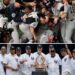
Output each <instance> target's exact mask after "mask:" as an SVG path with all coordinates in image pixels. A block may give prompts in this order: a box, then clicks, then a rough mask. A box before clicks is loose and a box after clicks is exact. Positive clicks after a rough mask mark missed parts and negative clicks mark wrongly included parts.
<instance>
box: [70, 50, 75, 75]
mask: <svg viewBox="0 0 75 75" xmlns="http://www.w3.org/2000/svg"><path fill="white" fill-rule="evenodd" d="M72 56H73V58H72V59H71V67H72V75H74V74H75V66H74V65H75V49H74V50H73V51H72Z"/></svg>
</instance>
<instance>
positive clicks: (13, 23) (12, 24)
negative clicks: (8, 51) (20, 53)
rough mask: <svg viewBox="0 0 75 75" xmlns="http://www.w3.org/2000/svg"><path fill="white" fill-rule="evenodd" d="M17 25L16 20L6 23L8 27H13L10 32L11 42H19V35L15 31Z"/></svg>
mask: <svg viewBox="0 0 75 75" xmlns="http://www.w3.org/2000/svg"><path fill="white" fill-rule="evenodd" d="M17 25H18V24H17V23H16V22H14V21H11V22H10V23H9V24H8V28H12V29H13V32H12V34H11V36H12V39H13V42H12V43H19V35H18V32H17Z"/></svg>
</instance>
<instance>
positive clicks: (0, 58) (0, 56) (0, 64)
mask: <svg viewBox="0 0 75 75" xmlns="http://www.w3.org/2000/svg"><path fill="white" fill-rule="evenodd" d="M5 57H6V47H5V46H2V47H1V54H0V75H5V71H4V64H3V61H4V59H5Z"/></svg>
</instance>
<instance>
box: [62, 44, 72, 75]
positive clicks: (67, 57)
mask: <svg viewBox="0 0 75 75" xmlns="http://www.w3.org/2000/svg"><path fill="white" fill-rule="evenodd" d="M65 47H66V49H65V48H63V49H61V55H62V56H63V59H62V75H72V72H71V57H72V55H71V52H70V50H69V49H68V47H67V45H65Z"/></svg>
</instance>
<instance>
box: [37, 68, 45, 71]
mask: <svg viewBox="0 0 75 75" xmlns="http://www.w3.org/2000/svg"><path fill="white" fill-rule="evenodd" d="M36 71H45V69H44V68H36Z"/></svg>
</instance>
